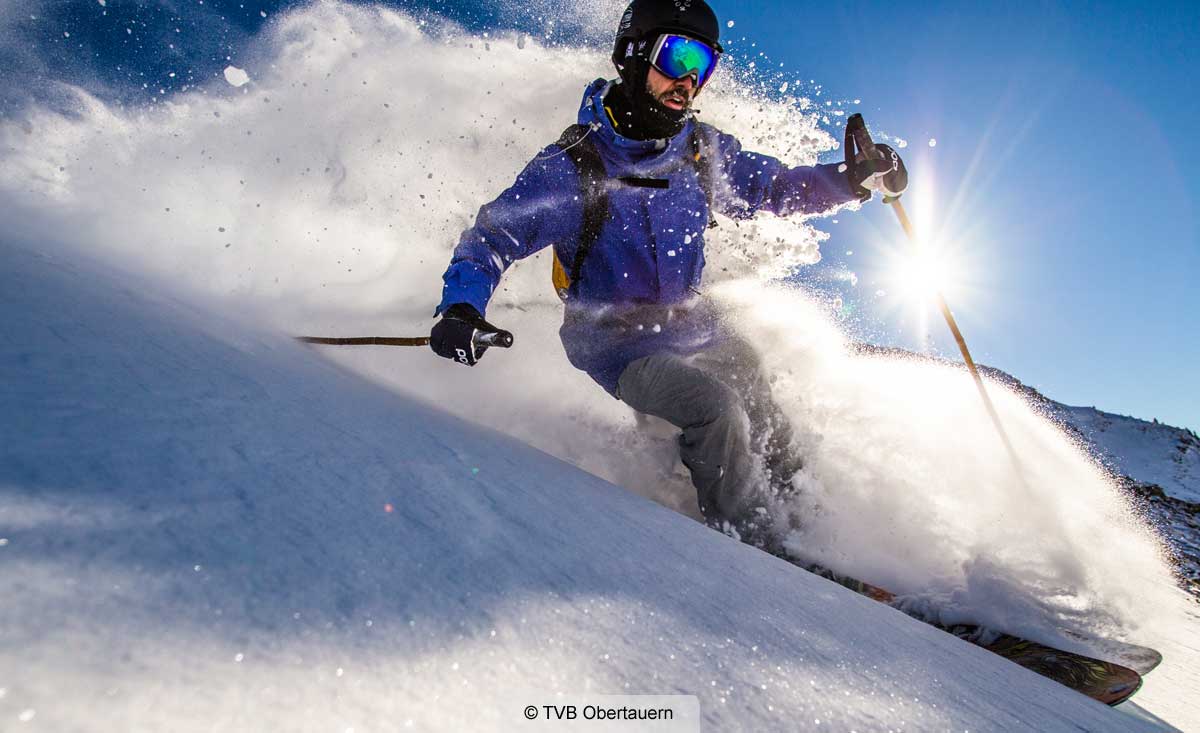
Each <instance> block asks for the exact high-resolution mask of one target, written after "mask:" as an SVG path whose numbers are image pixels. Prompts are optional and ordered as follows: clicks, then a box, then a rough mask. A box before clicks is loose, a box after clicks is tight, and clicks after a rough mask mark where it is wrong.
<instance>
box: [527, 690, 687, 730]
mask: <svg viewBox="0 0 1200 733" xmlns="http://www.w3.org/2000/svg"><path fill="white" fill-rule="evenodd" d="M509 699H510V700H511V701H512V702H511V703H510V704H511V705H512V723H513V727H512V730H515V731H520V733H526V731H529V732H531V733H532V732H533V731H551V730H552V731H567V732H568V733H634V732H635V731H636V732H637V733H700V701H699V699H697V698H696V696H695V695H561V696H559V695H531V696H529V697H527V698H522V697H520V696H515V697H512V698H509ZM505 717H508V716H507V715H506V716H505Z"/></svg>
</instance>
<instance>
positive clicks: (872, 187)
mask: <svg viewBox="0 0 1200 733" xmlns="http://www.w3.org/2000/svg"><path fill="white" fill-rule="evenodd" d="M875 149H876V150H878V151H879V157H878V158H873V159H871V160H867V157H866V156H865V155H864V154H863V153H862V152H861V151H860V152H859V154H858V157H857V158H855V165H854V168H853V170H851V172H850V173H851V176H850V185H851V186H852V187H853V188H854V191H855V193H857V194H858V195H859V198H861V199H862V200H863V201H866V200H867V199H869V198H870V197H871V191H878V192H879V193H881V194H883V195H884V196H886V197H888V198H900V194H902V193H904V191H905V189H907V188H908V170H907V169H906V168H905V167H904V161H903V160H900V154H899V153H897V152H896V151H895V150H892V148H891V146H890V145H884V144H882V143H876V145H875Z"/></svg>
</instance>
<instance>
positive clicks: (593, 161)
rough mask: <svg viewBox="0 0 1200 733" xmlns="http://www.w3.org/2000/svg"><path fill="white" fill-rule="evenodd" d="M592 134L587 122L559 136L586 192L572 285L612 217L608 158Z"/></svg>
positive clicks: (571, 278)
mask: <svg viewBox="0 0 1200 733" xmlns="http://www.w3.org/2000/svg"><path fill="white" fill-rule="evenodd" d="M590 134H591V128H589V127H588V126H587V125H571V126H570V127H568V128H567V129H566V130H564V131H563V134H562V137H560V138H559V139H558V147H559V148H561V149H562V151H563V152H564V153H566V154H567V156H568V157H569V158H570V159H571V161H572V162H574V163H575V170H576V171H577V172H578V174H579V188H580V193H582V195H583V223H582V226H581V227H580V229H579V246H578V248H577V249H576V250H575V260H574V261H573V262H572V263H571V270H570V274H569V277H570V280H569V281H568V283H567V286H568V287H570V286H572V285H574V284H575V283H577V282H579V275H580V272H581V271H582V270H583V263H584V261H585V260H586V259H587V256H588V252H590V251H591V249H592V245H594V244H595V243H596V240H597V239H599V237H600V229H601V228H602V227H603V226H604V222H605V221H607V220H608V191H607V188H606V186H605V183H606V181H607V180H608V172H607V171H605V170H604V161H602V160H601V159H600V151H599V150H597V149H596V144H595V143H593V142H592V140H591V137H590Z"/></svg>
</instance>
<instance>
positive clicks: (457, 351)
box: [429, 303, 500, 366]
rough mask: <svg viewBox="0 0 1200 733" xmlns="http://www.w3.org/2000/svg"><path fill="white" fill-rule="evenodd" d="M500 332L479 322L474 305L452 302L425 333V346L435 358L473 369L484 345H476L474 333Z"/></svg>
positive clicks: (484, 348)
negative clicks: (441, 357) (426, 340)
mask: <svg viewBox="0 0 1200 733" xmlns="http://www.w3.org/2000/svg"><path fill="white" fill-rule="evenodd" d="M499 331H500V329H498V328H496V327H495V326H493V325H492V324H490V323H488V322H487V321H485V320H483V316H481V315H480V314H479V311H477V310H475V306H472V305H469V304H467V303H455V304H454V305H452V306H450V307H449V308H447V309H446V310H445V311H443V312H442V320H440V321H438V322H437V323H435V324H433V330H431V331H430V332H429V346H430V347H431V348H432V349H433V351H434V353H436V354H437V355H438V356H444V357H446V358H447V359H453V360H454V361H457V362H458V363H460V364H466V365H467V366H475V362H477V361H479V360H480V359H481V358H482V357H483V352H485V351H487V349H488V347H487V345H486V344H476V343H475V334H476V333H497V332H499Z"/></svg>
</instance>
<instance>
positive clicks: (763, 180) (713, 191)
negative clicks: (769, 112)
mask: <svg viewBox="0 0 1200 733" xmlns="http://www.w3.org/2000/svg"><path fill="white" fill-rule="evenodd" d="M722 51H723V49H722V48H721V45H720V27H719V23H718V21H717V17H716V15H715V14H714V13H713V11H712V9H711V8H710V7H709V6H708V5H707V4H706V3H705V2H704V0H634V1H633V3H632V4H630V5H629V7H628V9H626V11H625V13H624V15H623V16H622V17H621V20H620V24H619V27H618V29H617V36H616V42H615V44H614V47H613V56H612V59H613V64H614V65H615V66H616V69H617V72H618V76H619V78H617V79H615V80H611V81H609V80H605V79H597V80H596V81H594V82H592V83H591V84H590V85H589V86H588V87H587V89H586V91H585V92H584V95H583V104H582V106H581V108H580V110H579V117H578V124H577V125H574V126H572V127H570V128H568V129H567V130H566V132H564V133H563V136H562V138H561V139H560V140H559V141H558V142H557V143H555V144H553V145H550V146H549V147H547V148H545V149H544V150H542V152H541V153H540V154H539V155H538V156H537V157H535V158H534V159H533V161H531V162H530V163H529V164H528V165H527V166H526V167H525V169H524V170H523V171H522V172H521V174H520V175H519V176H518V177H517V180H516V182H515V183H514V184H513V185H512V187H510V188H509V189H508V190H506V191H504V193H502V194H500V196H499V198H497V199H496V200H495V201H492V202H491V203H489V204H486V205H484V206H483V207H482V208H481V209H480V210H479V214H478V217H477V218H476V221H475V225H474V226H473V227H472V228H470V229H468V230H467V231H466V232H464V233H463V235H462V237H461V239H460V241H459V244H458V246H457V248H456V249H455V250H454V256H453V259H452V261H451V263H450V266H449V269H447V271H446V273H445V275H444V277H443V280H444V288H443V294H442V301H441V304H440V305H439V306H438V308H437V310H436V312H435V315H439V314H440V315H441V316H442V318H441V320H440V321H438V323H436V324H435V325H434V326H433V329H432V332H431V334H430V342H431V346H432V348H433V350H434V351H435V352H436V353H438V354H439V355H441V356H444V357H447V358H449V359H453V360H455V361H458V362H460V363H463V364H466V365H468V366H473V365H474V364H475V363H476V362H477V361H478V360H479V359H480V358H481V357H482V356H483V353H484V351H485V350H486V347H485V346H479V345H477V344H476V343H475V340H474V337H475V335H476V333H477V332H480V333H488V332H494V331H496V330H497V329H496V328H495V327H494V326H492V325H491V324H490V323H488V322H487V321H486V320H485V319H484V315H483V314H484V313H485V311H486V308H487V304H488V300H489V299H490V298H491V296H492V293H493V292H494V291H495V289H496V286H497V284H498V283H499V281H500V277H501V275H502V274H503V273H504V271H505V270H506V269H507V268H508V267H509V266H510V265H511V264H512V263H513V262H514V261H516V260H519V259H522V258H525V257H528V256H529V255H532V254H533V253H535V252H537V251H539V250H541V249H543V248H545V247H553V248H554V283H555V286H556V288H557V290H558V293H559V295H560V296H561V297H562V299H563V302H564V306H565V307H564V320H563V325H562V328H561V329H560V332H559V334H560V337H561V339H562V343H563V347H564V349H565V350H566V354H567V357H568V359H570V361H571V363H572V364H573V365H574V366H575V367H577V368H579V369H581V370H583V371H585V372H587V373H588V375H590V376H591V377H592V378H593V379H594V380H595V381H596V382H597V383H599V384H600V386H602V387H603V388H604V389H605V390H607V391H608V392H609V393H610V394H612V395H613V396H614V397H616V398H618V399H620V400H622V401H624V402H625V403H626V404H628V405H629V406H630V407H632V408H633V409H634V410H636V411H638V412H641V413H645V414H649V415H655V416H657V417H660V418H663V419H665V420H667V421H668V422H670V423H672V424H673V425H675V426H676V427H678V428H679V429H680V430H681V431H682V434H681V435H680V436H679V448H680V457H681V459H682V461H683V463H684V465H685V466H686V467H687V468H688V470H689V471H690V472H691V477H692V483H693V484H694V485H695V487H696V491H697V498H698V500H699V505H700V510H701V512H702V513H703V515H704V517H705V519H706V521H707V523H708V524H709V525H711V526H713V527H715V528H717V529H720V530H722V531H725V532H726V533H728V534H730V535H732V536H735V537H738V538H740V539H742V540H743V541H745V542H749V543H751V544H754V545H756V546H759V547H764V548H765V549H775V548H777V544H778V540H779V539H780V538H779V537H778V536H777V534H776V533H775V532H774V531H773V530H772V528H771V518H770V516H769V513H768V512H767V511H765V509H766V508H767V507H769V506H770V498H771V497H772V496H773V495H775V494H777V493H779V492H786V491H787V490H788V488H789V486H790V480H791V478H792V476H793V475H794V474H795V472H796V471H798V470H799V469H800V457H799V456H798V455H797V453H796V451H795V448H794V446H793V445H792V429H791V426H790V425H789V424H788V420H787V418H786V417H785V416H784V415H783V414H782V412H781V411H780V410H779V408H778V407H777V406H776V404H775V402H774V400H773V399H772V397H771V393H770V387H769V382H768V379H767V378H766V377H765V375H764V374H763V372H762V368H761V365H760V360H759V357H758V355H757V354H756V353H755V349H754V348H753V346H752V345H751V344H750V343H748V342H747V341H746V340H744V339H743V338H741V337H739V336H737V335H736V334H734V333H731V332H730V331H729V330H728V329H727V328H726V327H724V326H723V325H722V323H721V320H720V318H719V314H718V313H717V312H716V309H715V307H714V306H713V304H712V303H710V302H709V301H707V300H706V299H705V298H704V297H702V296H701V294H700V290H699V287H700V284H701V276H702V273H703V269H704V232H705V229H707V228H708V227H709V226H710V225H715V220H714V219H713V218H712V215H713V213H714V212H719V213H722V214H724V215H726V216H729V217H732V218H736V219H746V218H749V217H751V216H753V215H754V214H755V213H756V212H758V211H760V210H766V211H770V212H772V213H774V214H777V215H779V216H787V215H791V214H817V213H825V212H828V211H831V210H833V209H835V208H837V207H838V206H840V205H842V204H845V203H847V202H850V201H856V200H860V201H865V200H866V199H868V198H869V197H870V196H871V191H872V190H875V191H879V192H882V193H883V194H885V195H888V196H899V195H900V194H901V193H903V191H904V189H905V187H906V185H907V173H906V171H905V169H904V165H903V163H902V162H901V160H900V157H899V156H898V155H896V153H895V152H894V151H893V150H892V149H891V148H889V147H887V146H886V145H879V146H878V148H879V149H880V152H881V153H883V156H884V160H886V164H884V163H883V162H882V161H880V162H879V163H878V164H876V163H875V162H872V165H865V164H863V165H853V166H845V165H840V164H829V165H817V166H812V167H789V166H787V165H784V164H783V163H782V162H780V161H779V160H777V159H775V158H772V157H769V156H766V155H760V154H757V153H752V152H747V151H743V150H742V147H741V144H740V143H739V142H738V141H737V139H735V138H734V137H732V136H731V135H728V134H725V133H723V132H720V131H719V130H717V129H715V128H713V127H712V126H710V125H707V124H705V123H702V122H699V121H698V120H696V119H695V111H694V110H693V108H692V105H693V103H694V102H695V99H696V96H697V95H698V94H699V93H700V92H701V91H702V90H703V88H704V86H705V84H706V83H707V82H708V81H709V80H710V79H711V78H712V75H713V72H714V71H715V69H716V67H717V63H718V60H719V59H720V56H721V53H722Z"/></svg>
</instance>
